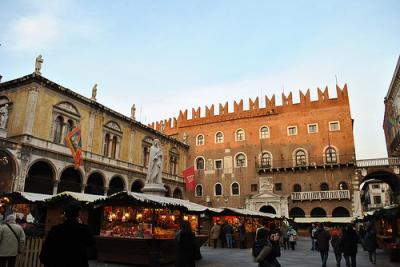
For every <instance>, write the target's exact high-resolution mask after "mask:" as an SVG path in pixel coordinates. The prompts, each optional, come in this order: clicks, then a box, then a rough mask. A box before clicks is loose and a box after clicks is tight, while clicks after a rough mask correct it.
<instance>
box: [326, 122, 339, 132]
mask: <svg viewBox="0 0 400 267" xmlns="http://www.w3.org/2000/svg"><path fill="white" fill-rule="evenodd" d="M329 131H330V132H335V131H340V124H339V122H338V121H330V122H329Z"/></svg>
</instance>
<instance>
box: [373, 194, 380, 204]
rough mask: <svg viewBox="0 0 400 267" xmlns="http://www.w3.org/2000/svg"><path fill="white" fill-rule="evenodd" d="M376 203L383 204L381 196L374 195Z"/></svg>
mask: <svg viewBox="0 0 400 267" xmlns="http://www.w3.org/2000/svg"><path fill="white" fill-rule="evenodd" d="M374 203H375V204H381V196H374Z"/></svg>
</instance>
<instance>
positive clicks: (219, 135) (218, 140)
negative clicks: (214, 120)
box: [215, 132, 224, 144]
mask: <svg viewBox="0 0 400 267" xmlns="http://www.w3.org/2000/svg"><path fill="white" fill-rule="evenodd" d="M223 142H224V134H223V133H222V132H218V133H216V134H215V143H217V144H221V143H223Z"/></svg>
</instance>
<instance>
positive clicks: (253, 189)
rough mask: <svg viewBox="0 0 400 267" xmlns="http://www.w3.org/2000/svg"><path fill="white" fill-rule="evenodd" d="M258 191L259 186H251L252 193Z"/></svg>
mask: <svg viewBox="0 0 400 267" xmlns="http://www.w3.org/2000/svg"><path fill="white" fill-rule="evenodd" d="M257 191H258V184H251V192H257Z"/></svg>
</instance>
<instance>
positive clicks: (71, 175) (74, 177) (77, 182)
mask: <svg viewBox="0 0 400 267" xmlns="http://www.w3.org/2000/svg"><path fill="white" fill-rule="evenodd" d="M81 190H82V175H81V173H80V172H79V170H75V169H74V167H68V168H66V169H64V171H63V172H62V173H61V176H60V183H59V184H58V189H57V193H61V192H64V191H72V192H81Z"/></svg>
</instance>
